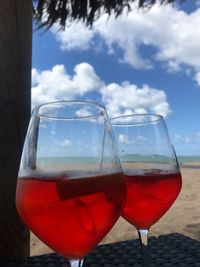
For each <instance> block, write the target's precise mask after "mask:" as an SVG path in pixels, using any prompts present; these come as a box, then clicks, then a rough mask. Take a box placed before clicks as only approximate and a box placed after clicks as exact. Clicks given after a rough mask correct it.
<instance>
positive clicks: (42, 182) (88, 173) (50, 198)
mask: <svg viewBox="0 0 200 267" xmlns="http://www.w3.org/2000/svg"><path fill="white" fill-rule="evenodd" d="M116 148H117V145H116V142H115V138H114V134H113V130H112V127H111V124H110V122H109V120H108V116H107V112H106V109H105V108H104V107H103V106H101V105H99V104H96V103H93V102H86V101H60V102H53V103H47V104H44V105H41V106H38V107H36V108H35V109H34V111H33V113H32V117H31V120H30V124H29V128H28V132H27V136H26V139H25V144H24V148H23V153H22V158H21V164H20V170H19V176H18V181H17V192H16V206H17V210H18V213H19V215H20V216H21V218H22V220H23V221H24V222H25V224H26V225H27V226H28V227H29V228H30V229H31V231H32V232H33V233H34V234H35V235H36V236H38V237H39V238H40V239H41V240H42V241H43V242H44V243H46V244H47V245H48V246H49V247H51V248H52V249H53V250H54V251H56V252H58V253H60V254H61V255H63V256H64V257H66V258H67V259H68V260H69V261H70V264H71V266H82V264H83V258H84V257H85V256H86V255H87V254H88V253H89V252H90V251H91V250H93V249H94V247H95V246H97V244H98V243H99V242H100V241H101V240H102V239H103V237H104V236H105V235H106V234H107V233H108V232H109V230H110V229H111V228H112V226H113V225H114V224H115V222H116V221H117V219H118V218H119V216H120V213H121V211H122V208H123V205H124V203H125V197H126V189H125V183H124V177H123V171H122V168H121V165H120V160H119V157H118V154H117V149H116Z"/></svg>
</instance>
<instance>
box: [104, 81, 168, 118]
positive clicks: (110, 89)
mask: <svg viewBox="0 0 200 267" xmlns="http://www.w3.org/2000/svg"><path fill="white" fill-rule="evenodd" d="M101 94H102V101H103V103H105V105H106V107H107V109H108V110H109V113H110V114H111V116H115V115H119V114H130V113H147V112H151V113H158V114H161V115H163V116H164V117H166V116H168V115H169V114H170V112H171V110H170V106H169V103H168V102H167V96H166V94H165V92H164V91H163V90H158V89H154V88H150V87H149V86H147V85H144V86H143V87H142V88H139V87H137V86H136V85H135V84H130V83H127V82H126V83H122V84H121V85H120V84H116V83H112V84H108V85H107V86H104V87H103V88H102V89H101Z"/></svg>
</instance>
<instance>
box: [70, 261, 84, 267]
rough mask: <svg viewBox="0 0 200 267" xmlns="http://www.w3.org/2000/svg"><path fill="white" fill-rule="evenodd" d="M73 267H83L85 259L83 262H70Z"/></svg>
mask: <svg viewBox="0 0 200 267" xmlns="http://www.w3.org/2000/svg"><path fill="white" fill-rule="evenodd" d="M70 265H71V267H82V266H83V259H81V260H70Z"/></svg>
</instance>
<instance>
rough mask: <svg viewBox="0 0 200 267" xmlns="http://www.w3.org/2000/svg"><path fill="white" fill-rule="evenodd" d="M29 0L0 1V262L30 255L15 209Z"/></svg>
mask: <svg viewBox="0 0 200 267" xmlns="http://www.w3.org/2000/svg"><path fill="white" fill-rule="evenodd" d="M31 54H32V0H1V1H0V262H2V261H4V262H5V261H9V260H15V259H23V258H26V257H27V256H29V246H30V237H29V231H28V230H27V228H26V227H25V226H24V224H23V223H22V221H21V220H20V218H19V216H18V214H17V211H16V207H15V191H16V181H17V173H18V168H19V162H20V156H21V151H22V146H23V142H24V137H25V132H26V129H27V125H28V121H29V117H30V106H31V104H30V103H31V101H30V99H31V97H30V96H31Z"/></svg>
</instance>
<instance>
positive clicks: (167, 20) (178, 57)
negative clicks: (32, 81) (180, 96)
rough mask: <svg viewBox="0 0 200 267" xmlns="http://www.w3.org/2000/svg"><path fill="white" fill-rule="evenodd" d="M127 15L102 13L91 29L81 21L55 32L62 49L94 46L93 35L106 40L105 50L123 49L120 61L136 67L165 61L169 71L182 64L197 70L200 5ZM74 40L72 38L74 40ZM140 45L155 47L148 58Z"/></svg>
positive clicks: (152, 9) (166, 7) (109, 51)
mask: <svg viewBox="0 0 200 267" xmlns="http://www.w3.org/2000/svg"><path fill="white" fill-rule="evenodd" d="M132 7H133V11H132V12H130V13H129V14H128V15H127V13H126V12H124V14H123V15H121V16H119V17H118V18H117V19H115V17H114V16H110V18H109V19H108V18H107V16H106V15H103V16H102V17H101V18H100V19H99V20H98V21H97V22H96V23H95V24H94V27H93V29H85V28H84V26H83V25H82V24H81V23H77V24H76V25H74V26H73V27H69V28H66V30H65V31H64V32H55V31H54V33H55V34H56V37H57V39H58V40H59V42H60V44H61V48H62V49H68V50H70V49H77V48H78V49H95V46H94V44H93V41H94V37H95V36H97V35H98V36H99V37H100V39H101V40H102V41H103V42H104V43H106V45H107V48H108V53H111V54H113V53H115V51H116V50H115V47H118V48H120V49H121V51H122V58H121V59H120V60H121V61H122V62H126V63H128V64H130V65H132V66H133V67H135V68H138V69H142V68H143V69H144V68H146V69H148V68H152V67H153V61H154V60H157V61H161V62H164V63H166V64H165V66H167V68H168V70H169V71H171V72H174V71H176V72H177V71H179V70H180V66H181V64H186V65H188V66H190V67H194V68H195V69H200V57H199V43H200V28H199V25H200V8H197V9H196V11H194V12H192V13H190V14H187V13H186V12H184V11H182V10H178V9H177V8H175V7H173V6H172V5H163V6H160V5H159V4H156V5H154V6H153V7H152V8H151V9H150V10H149V11H148V12H143V11H141V10H137V9H136V8H134V6H132ZM74 39H75V41H74ZM141 46H147V47H148V46H149V47H153V48H154V50H153V51H154V52H152V53H151V56H150V57H149V58H146V57H143V55H141V53H140V47H141Z"/></svg>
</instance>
